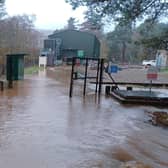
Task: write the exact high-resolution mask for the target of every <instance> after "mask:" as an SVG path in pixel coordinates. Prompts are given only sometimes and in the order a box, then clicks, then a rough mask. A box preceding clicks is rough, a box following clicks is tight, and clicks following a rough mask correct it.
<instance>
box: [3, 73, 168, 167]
mask: <svg viewBox="0 0 168 168" xmlns="http://www.w3.org/2000/svg"><path fill="white" fill-rule="evenodd" d="M63 76H65V78H64V77H63ZM63 76H61V75H60V74H59V73H58V74H56V73H55V72H52V71H47V72H46V74H45V73H42V72H41V73H39V75H34V76H27V77H26V78H25V80H24V81H19V82H18V83H17V84H15V86H14V89H12V90H5V91H4V92H3V93H2V92H1V93H0V168H119V167H120V166H121V164H122V163H124V162H127V161H132V160H133V161H139V162H142V163H144V164H147V165H150V166H151V167H153V168H167V167H168V130H167V129H165V128H162V127H155V126H152V125H150V124H149V123H148V122H145V117H146V115H145V113H144V111H153V110H157V111H158V110H160V109H158V108H156V107H152V106H123V105H121V104H119V103H118V102H117V101H116V100H114V99H112V98H106V97H105V96H104V95H103V96H102V97H101V98H100V100H98V99H97V98H96V97H95V95H94V93H93V92H91V91H89V92H87V96H86V97H85V98H83V97H82V96H81V95H82V94H80V92H79V93H78V94H74V96H73V97H72V98H71V99H69V97H68V93H69V92H68V91H69V82H68V80H67V79H69V78H67V76H68V73H66V72H64V74H63ZM60 77H61V78H60ZM75 93H77V90H75ZM161 110H162V111H167V109H166V108H165V109H164V108H162V109H161Z"/></svg>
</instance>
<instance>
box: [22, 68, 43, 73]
mask: <svg viewBox="0 0 168 168" xmlns="http://www.w3.org/2000/svg"><path fill="white" fill-rule="evenodd" d="M43 69H44V67H38V66H33V67H27V68H25V69H24V74H25V75H32V74H35V73H38V71H39V70H43Z"/></svg>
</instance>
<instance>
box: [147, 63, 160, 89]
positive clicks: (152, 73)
mask: <svg viewBox="0 0 168 168" xmlns="http://www.w3.org/2000/svg"><path fill="white" fill-rule="evenodd" d="M157 77H158V70H157V68H156V67H154V66H151V67H149V68H148V70H147V79H148V80H150V84H151V85H150V89H149V91H150V92H151V88H152V81H153V80H157Z"/></svg>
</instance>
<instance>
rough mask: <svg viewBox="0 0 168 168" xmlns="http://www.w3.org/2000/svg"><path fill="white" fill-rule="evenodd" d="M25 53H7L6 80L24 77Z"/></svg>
mask: <svg viewBox="0 0 168 168" xmlns="http://www.w3.org/2000/svg"><path fill="white" fill-rule="evenodd" d="M25 55H26V54H8V55H7V61H6V68H7V69H6V78H7V80H8V81H13V80H22V79H24V56H25Z"/></svg>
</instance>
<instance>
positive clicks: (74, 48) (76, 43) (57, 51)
mask: <svg viewBox="0 0 168 168" xmlns="http://www.w3.org/2000/svg"><path fill="white" fill-rule="evenodd" d="M44 50H45V51H48V55H47V57H48V58H47V64H48V65H55V64H56V62H57V61H58V60H64V61H69V60H71V58H72V57H76V56H78V57H94V58H99V56H100V42H99V40H98V39H97V37H96V36H95V35H94V34H91V33H88V32H82V31H77V30H63V31H58V32H55V33H53V34H52V35H49V36H48V39H46V40H44Z"/></svg>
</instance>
